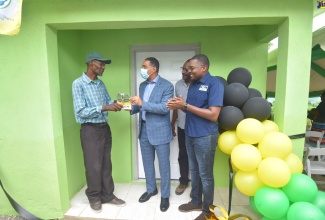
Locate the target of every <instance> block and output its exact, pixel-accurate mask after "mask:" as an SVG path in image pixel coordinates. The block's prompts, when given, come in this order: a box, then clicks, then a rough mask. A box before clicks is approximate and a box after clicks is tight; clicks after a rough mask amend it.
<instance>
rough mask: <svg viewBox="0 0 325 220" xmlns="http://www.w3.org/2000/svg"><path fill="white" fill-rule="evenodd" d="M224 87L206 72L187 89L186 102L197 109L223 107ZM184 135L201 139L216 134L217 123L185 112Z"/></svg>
mask: <svg viewBox="0 0 325 220" xmlns="http://www.w3.org/2000/svg"><path fill="white" fill-rule="evenodd" d="M223 92H224V87H223V84H222V83H221V81H220V80H219V79H218V77H214V76H211V75H210V73H209V72H207V73H206V74H205V75H204V76H203V77H202V78H201V79H200V80H199V81H193V82H192V83H191V85H190V87H189V89H188V94H187V99H186V102H187V103H188V104H190V105H193V106H196V107H198V108H205V109H208V108H209V107H210V106H223ZM185 133H186V135H187V136H189V137H203V136H208V135H212V134H217V133H218V122H217V121H215V122H213V121H210V120H207V119H204V118H201V117H199V116H197V115H195V114H193V113H192V112H190V111H187V112H186V121H185Z"/></svg>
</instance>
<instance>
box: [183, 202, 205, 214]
mask: <svg viewBox="0 0 325 220" xmlns="http://www.w3.org/2000/svg"><path fill="white" fill-rule="evenodd" d="M178 210H179V211H180V212H191V211H202V203H201V204H199V205H195V204H193V203H192V202H191V201H190V202H189V203H186V204H183V205H180V206H179V207H178Z"/></svg>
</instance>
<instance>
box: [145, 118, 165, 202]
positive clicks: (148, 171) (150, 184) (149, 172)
mask: <svg viewBox="0 0 325 220" xmlns="http://www.w3.org/2000/svg"><path fill="white" fill-rule="evenodd" d="M141 123H142V125H141V131H140V132H141V133H140V148H141V155H142V161H143V167H144V173H145V176H146V187H147V192H149V193H152V192H153V191H155V189H156V188H157V185H156V184H157V183H156V173H155V164H154V162H155V152H156V153H157V157H158V164H159V172H160V177H161V181H160V191H161V197H162V198H169V195H170V162H169V155H170V143H169V142H168V143H166V144H160V145H152V144H150V142H149V140H148V136H147V126H146V123H143V122H141ZM148 132H150V131H148Z"/></svg>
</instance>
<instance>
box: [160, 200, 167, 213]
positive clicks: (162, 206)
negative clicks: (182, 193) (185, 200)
mask: <svg viewBox="0 0 325 220" xmlns="http://www.w3.org/2000/svg"><path fill="white" fill-rule="evenodd" d="M168 208H169V198H165V199H164V198H161V202H160V211H162V212H166V211H167V209H168Z"/></svg>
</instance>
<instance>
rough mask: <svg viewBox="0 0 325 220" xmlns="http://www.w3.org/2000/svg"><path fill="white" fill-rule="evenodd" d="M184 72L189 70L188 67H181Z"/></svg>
mask: <svg viewBox="0 0 325 220" xmlns="http://www.w3.org/2000/svg"><path fill="white" fill-rule="evenodd" d="M180 68H181V71H182V72H188V69H186V68H183V67H180Z"/></svg>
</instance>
